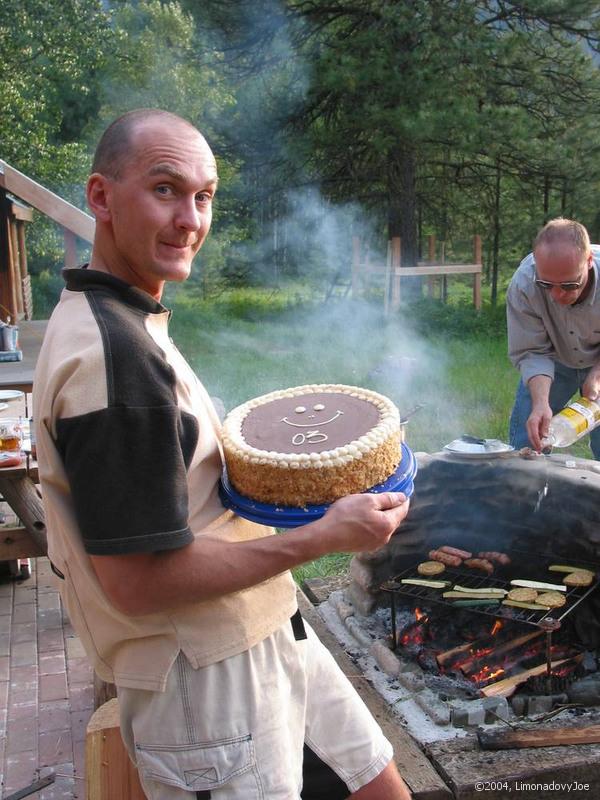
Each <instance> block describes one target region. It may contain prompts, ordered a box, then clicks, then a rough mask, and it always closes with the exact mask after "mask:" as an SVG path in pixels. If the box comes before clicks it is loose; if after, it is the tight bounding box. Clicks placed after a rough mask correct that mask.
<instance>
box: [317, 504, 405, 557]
mask: <svg viewBox="0 0 600 800" xmlns="http://www.w3.org/2000/svg"><path fill="white" fill-rule="evenodd" d="M408 508H409V500H408V499H407V498H406V496H405V495H403V494H402V493H400V492H385V493H382V494H368V493H367V494H351V495H348V497H342V498H341V499H340V500H336V502H335V503H333V504H332V505H331V507H330V508H329V509H328V511H327V513H326V514H325V516H324V517H323V518H322V519H321V520H319V521H318V522H316V523H313V525H318V526H319V528H320V531H319V534H320V536H321V537H322V540H323V541H322V543H323V546H324V548H326V552H331V553H335V552H346V553H353V552H360V551H364V550H367V551H368V550H379V548H380V547H383V546H384V545H385V544H387V542H388V541H389V539H390V537H391V536H392V534H393V533H394V531H395V530H396V528H397V527H398V526H399V525H400V523H401V522H402V520H403V519H404V517H405V516H406V515H407V513H408Z"/></svg>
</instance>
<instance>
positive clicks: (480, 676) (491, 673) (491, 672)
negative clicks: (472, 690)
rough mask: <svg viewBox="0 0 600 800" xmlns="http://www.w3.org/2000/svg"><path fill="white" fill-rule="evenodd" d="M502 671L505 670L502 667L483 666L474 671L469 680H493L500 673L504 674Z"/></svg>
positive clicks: (488, 681)
mask: <svg viewBox="0 0 600 800" xmlns="http://www.w3.org/2000/svg"><path fill="white" fill-rule="evenodd" d="M504 672H505V671H504V670H503V669H502V667H497V668H495V669H494V668H493V667H488V666H485V667H483V669H482V670H480V671H479V672H476V673H474V674H473V675H471V680H472V681H474V682H475V683H477V684H481V683H490V682H491V681H494V680H495V679H496V678H498V677H499V676H500V675H504Z"/></svg>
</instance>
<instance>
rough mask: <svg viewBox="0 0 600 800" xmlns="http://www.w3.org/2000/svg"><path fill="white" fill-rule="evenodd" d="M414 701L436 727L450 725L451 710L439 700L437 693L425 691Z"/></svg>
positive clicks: (417, 695) (416, 696)
mask: <svg viewBox="0 0 600 800" xmlns="http://www.w3.org/2000/svg"><path fill="white" fill-rule="evenodd" d="M414 699H415V701H416V702H417V703H418V704H419V705H420V706H421V708H422V709H423V711H425V712H426V713H427V714H428V716H429V717H430V719H431V721H432V722H434V723H435V724H436V725H449V724H450V708H448V706H447V705H446V704H445V703H443V702H442V701H441V700H440V699H439V696H438V695H437V693H436V692H433V691H432V690H431V689H423V691H422V692H419V693H418V694H416V695H415V696H414Z"/></svg>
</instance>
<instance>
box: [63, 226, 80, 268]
mask: <svg viewBox="0 0 600 800" xmlns="http://www.w3.org/2000/svg"><path fill="white" fill-rule="evenodd" d="M63 233H64V237H65V267H76V266H77V238H76V236H75V234H74V233H73V232H72V231H70V230H67V228H63Z"/></svg>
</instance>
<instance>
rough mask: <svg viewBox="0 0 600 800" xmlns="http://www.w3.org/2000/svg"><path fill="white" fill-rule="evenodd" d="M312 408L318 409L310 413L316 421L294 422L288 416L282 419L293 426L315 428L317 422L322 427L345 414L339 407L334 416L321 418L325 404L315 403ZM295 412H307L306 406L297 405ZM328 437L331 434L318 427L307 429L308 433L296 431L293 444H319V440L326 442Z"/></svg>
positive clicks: (310, 416)
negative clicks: (314, 412)
mask: <svg viewBox="0 0 600 800" xmlns="http://www.w3.org/2000/svg"><path fill="white" fill-rule="evenodd" d="M312 410H313V411H316V412H317V413H316V414H309V415H308V419H313V420H315V422H308V423H306V422H293V421H292V420H290V419H288V417H287V416H285V417H283V419H282V420H281V421H282V422H284V423H285V424H286V425H291V426H292V427H293V428H314V426H315V424H317V425H318V426H319V427H321V426H322V425H330V424H331V423H332V422H335V421H336V419H339V418H340V417H341V416H343V414H344V412H343V411H340V409H339V408H338V409H337V411H336V412H335V414H334V415H333V416H332V417H330V419H325V420H320V419H319V416H321V412H322V411H326V408H325V406H324V405H323V403H315V405H314V406H313V407H312ZM294 412H295V413H296V414H304V413H305V412H306V407H305V406H296V408H295V409H294ZM328 439H329V436H327V434H326V433H322V432H321V431H320V430H318V429H316V430H312V431H307V432H306V433H296V434H295V435H294V436H292V444H293V445H296V446H298V445H301V444H304V443H305V442H309V443H311V444H317V443H318V442H326V441H327V440H328Z"/></svg>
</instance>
